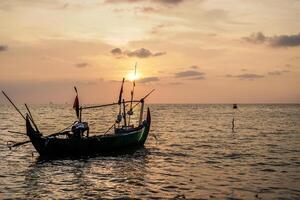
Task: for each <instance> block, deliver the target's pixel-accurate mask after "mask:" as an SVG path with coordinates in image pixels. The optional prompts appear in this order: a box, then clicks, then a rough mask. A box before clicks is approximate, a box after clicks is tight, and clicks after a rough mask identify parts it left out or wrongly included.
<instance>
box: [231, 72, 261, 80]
mask: <svg viewBox="0 0 300 200" xmlns="http://www.w3.org/2000/svg"><path fill="white" fill-rule="evenodd" d="M226 77H228V78H238V79H241V80H255V79H260V78H264V77H265V76H264V75H260V74H250V73H245V74H239V75H231V74H227V75H226Z"/></svg>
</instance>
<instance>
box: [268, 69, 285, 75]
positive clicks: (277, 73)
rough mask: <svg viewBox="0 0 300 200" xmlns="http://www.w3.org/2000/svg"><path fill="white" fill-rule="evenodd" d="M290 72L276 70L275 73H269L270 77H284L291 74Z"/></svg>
mask: <svg viewBox="0 0 300 200" xmlns="http://www.w3.org/2000/svg"><path fill="white" fill-rule="evenodd" d="M289 72H290V71H289V70H275V71H271V72H269V73H268V75H271V76H280V75H283V74H286V73H289Z"/></svg>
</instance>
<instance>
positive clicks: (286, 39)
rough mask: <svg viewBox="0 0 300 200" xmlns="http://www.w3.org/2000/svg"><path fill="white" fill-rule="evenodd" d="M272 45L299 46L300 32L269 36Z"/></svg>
mask: <svg viewBox="0 0 300 200" xmlns="http://www.w3.org/2000/svg"><path fill="white" fill-rule="evenodd" d="M270 44H271V45H272V46H274V47H295V46H300V33H298V34H297V35H280V36H274V37H272V38H271V43H270Z"/></svg>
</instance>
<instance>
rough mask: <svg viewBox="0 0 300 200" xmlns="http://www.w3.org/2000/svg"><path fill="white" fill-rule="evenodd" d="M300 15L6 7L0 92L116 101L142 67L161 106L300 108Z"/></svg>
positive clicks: (287, 5) (175, 7)
mask: <svg viewBox="0 0 300 200" xmlns="http://www.w3.org/2000/svg"><path fill="white" fill-rule="evenodd" d="M299 13H300V1H297V0H285V1H282V0H263V1H262V0H89V1H83V0H81V1H80V0H75V1H70V0H27V1H24V0H2V1H0V30H1V31H0V89H1V90H5V91H7V93H8V94H10V95H11V96H12V97H13V98H14V99H16V100H17V101H18V102H20V103H21V102H25V101H26V102H28V103H48V102H55V103H64V102H68V103H72V99H73V98H74V91H73V86H74V85H76V86H77V88H78V90H79V93H80V97H81V100H82V102H83V103H95V102H98V103H104V102H111V101H116V100H117V97H118V90H119V87H120V82H121V80H122V77H123V76H125V77H127V76H128V74H129V73H131V72H132V71H133V70H134V65H135V63H136V62H137V63H138V73H139V74H140V80H139V81H138V83H137V88H136V91H137V92H136V96H137V97H141V96H143V95H144V94H145V93H147V92H148V91H150V90H151V89H152V88H155V89H156V92H155V93H153V95H152V96H151V98H150V99H149V100H150V102H152V103H300V90H299V86H300V78H299V75H300V23H299V19H300V15H299ZM130 88H131V85H130V83H127V84H126V93H127V96H129V94H130ZM4 102H6V101H5V99H4V98H3V96H1V98H0V103H4Z"/></svg>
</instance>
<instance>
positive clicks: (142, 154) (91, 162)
mask: <svg viewBox="0 0 300 200" xmlns="http://www.w3.org/2000/svg"><path fill="white" fill-rule="evenodd" d="M147 156H148V151H147V149H145V148H143V147H142V148H139V149H132V150H129V151H126V152H123V154H121V155H120V154H118V155H113V156H111V155H110V156H101V157H99V156H98V157H89V158H88V157H82V158H80V159H78V158H76V159H70V158H69V159H64V160H58V159H55V160H45V159H40V158H39V159H37V160H36V162H34V163H33V164H32V165H30V166H29V168H28V170H27V171H26V172H25V182H24V183H25V185H24V190H25V191H24V192H25V196H26V198H27V199H33V198H43V197H44V198H46V197H47V198H48V197H51V198H54V199H67V198H75V199H77V198H79V199H86V198H97V197H98V198H99V197H101V196H103V197H106V198H107V197H108V198H117V197H120V194H122V196H123V197H130V196H132V194H133V193H134V191H137V190H141V187H143V186H144V183H145V182H146V181H145V180H144V179H145V177H146V174H147V170H146V168H147V164H148V158H147ZM142 193H143V190H141V194H139V195H141V196H143V194H142ZM49 194H51V195H49ZM144 195H147V193H145V194H144ZM122 196H121V197H122Z"/></svg>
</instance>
